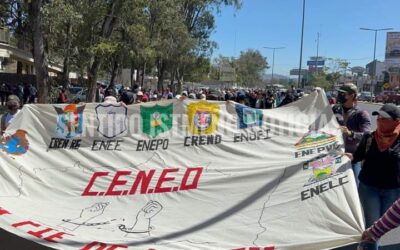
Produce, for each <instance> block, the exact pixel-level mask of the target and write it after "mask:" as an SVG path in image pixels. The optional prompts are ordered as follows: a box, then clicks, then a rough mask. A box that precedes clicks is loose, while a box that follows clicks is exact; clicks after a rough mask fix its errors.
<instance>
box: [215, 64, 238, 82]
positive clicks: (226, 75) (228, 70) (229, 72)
mask: <svg viewBox="0 0 400 250" xmlns="http://www.w3.org/2000/svg"><path fill="white" fill-rule="evenodd" d="M219 80H220V81H222V82H235V81H236V75H235V69H234V68H233V67H232V66H230V65H224V66H222V67H221V68H220V77H219Z"/></svg>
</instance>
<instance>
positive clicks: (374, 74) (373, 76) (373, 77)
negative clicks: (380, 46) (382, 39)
mask: <svg viewBox="0 0 400 250" xmlns="http://www.w3.org/2000/svg"><path fill="white" fill-rule="evenodd" d="M360 30H368V31H374V32H375V42H374V61H373V64H374V69H373V72H372V76H371V78H372V79H371V88H370V90H371V93H374V92H375V91H374V89H373V87H372V85H373V81H374V80H375V78H376V37H377V34H378V31H383V30H393V28H384V29H370V28H360Z"/></svg>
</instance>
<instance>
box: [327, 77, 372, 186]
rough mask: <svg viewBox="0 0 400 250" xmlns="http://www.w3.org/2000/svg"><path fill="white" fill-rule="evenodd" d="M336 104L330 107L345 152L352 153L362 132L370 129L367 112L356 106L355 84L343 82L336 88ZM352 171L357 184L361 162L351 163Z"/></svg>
mask: <svg viewBox="0 0 400 250" xmlns="http://www.w3.org/2000/svg"><path fill="white" fill-rule="evenodd" d="M337 101H338V104H336V105H334V106H333V107H332V111H333V113H334V114H335V116H336V120H337V121H338V123H339V125H340V129H341V130H342V134H343V139H344V145H345V150H346V153H352V154H353V153H354V152H355V151H356V149H357V146H358V144H359V143H360V141H361V138H362V137H363V135H364V133H366V132H370V131H371V119H370V116H369V114H368V112H366V111H364V110H361V109H360V108H359V107H358V106H357V86H355V85H354V84H345V85H343V86H342V87H340V89H338V99H337ZM353 171H354V175H355V177H356V182H357V185H358V184H359V178H358V176H359V173H360V171H361V163H360V162H357V163H355V164H353Z"/></svg>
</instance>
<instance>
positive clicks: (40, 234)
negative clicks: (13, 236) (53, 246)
mask: <svg viewBox="0 0 400 250" xmlns="http://www.w3.org/2000/svg"><path fill="white" fill-rule="evenodd" d="M25 225H30V226H33V227H41V225H40V224H38V223H35V222H32V221H23V222H18V223H14V224H12V225H11V226H13V227H15V228H17V227H22V226H25ZM51 231H56V230H55V229H52V228H49V227H46V228H45V229H41V230H39V231H28V232H27V233H28V234H30V235H33V236H35V237H36V238H39V239H41V238H42V237H43V236H44V234H47V233H49V232H51ZM63 235H72V234H68V233H64V232H56V233H54V234H51V235H49V236H47V237H45V238H43V239H44V240H46V241H49V242H54V243H58V242H57V241H55V240H54V239H56V238H57V239H63V237H62V236H63Z"/></svg>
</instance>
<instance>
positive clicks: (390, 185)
mask: <svg viewBox="0 0 400 250" xmlns="http://www.w3.org/2000/svg"><path fill="white" fill-rule="evenodd" d="M3 87H4V86H3ZM357 92H358V91H357V87H356V86H355V85H354V84H346V85H343V86H342V87H341V88H340V89H338V91H337V93H338V94H337V97H336V99H335V103H336V102H337V104H333V103H332V110H333V113H334V114H335V116H336V119H337V122H338V123H339V125H340V129H341V131H342V134H343V138H344V142H345V155H346V156H348V157H349V158H350V159H351V160H352V167H353V171H354V174H355V177H356V182H357V186H358V192H359V197H360V201H361V205H362V207H363V210H364V216H365V223H366V226H367V228H368V229H367V230H366V231H365V232H364V233H363V235H362V242H361V243H360V249H364V250H370V249H373V250H377V249H378V248H379V246H378V242H379V238H380V237H381V236H382V235H384V234H385V233H386V232H388V231H389V230H391V229H393V228H395V227H397V226H399V225H400V199H399V197H400V136H399V135H400V109H399V108H398V107H397V106H396V105H394V104H385V105H383V106H382V107H381V109H380V110H379V111H375V112H373V113H372V115H374V116H376V117H377V128H376V130H375V131H371V130H372V127H371V118H370V116H369V114H368V112H366V111H365V110H362V109H360V108H359V107H358V106H357ZM4 95H6V96H7V102H6V105H7V108H8V112H6V113H5V114H4V115H3V116H2V118H1V131H5V129H6V128H7V126H8V125H9V124H10V122H11V121H12V119H13V118H14V117H15V115H16V114H17V113H18V112H19V108H20V107H21V106H22V104H24V103H31V102H33V101H34V98H35V96H36V89H35V88H34V87H33V86H32V85H26V86H25V87H22V85H19V86H17V87H16V88H15V89H14V90H13V92H9V90H5V89H4V88H2V89H1V96H2V99H1V100H2V105H4V102H5V99H6V97H4ZM302 95H303V93H302V92H299V91H297V90H296V89H294V88H291V89H289V90H288V91H286V92H282V91H278V90H272V89H269V90H267V89H232V88H230V89H221V90H208V89H198V90H189V89H188V90H184V91H183V92H182V93H181V94H180V95H174V94H173V93H172V91H171V90H170V89H168V88H167V89H166V90H165V91H164V92H160V93H159V92H157V91H151V90H145V89H141V88H140V87H136V88H134V89H133V90H132V91H131V90H130V89H124V88H122V89H120V90H118V91H117V90H116V89H114V88H102V87H101V86H100V87H98V89H97V94H96V100H97V101H98V102H106V103H117V102H122V103H124V104H125V105H130V104H134V103H141V102H150V101H158V100H161V99H173V98H181V97H186V98H189V99H197V100H221V101H227V100H231V101H235V102H238V103H241V104H244V105H247V106H249V107H252V108H258V109H271V108H275V107H281V106H284V105H286V104H288V103H291V102H293V101H295V100H297V99H299V98H301V97H302ZM67 101H68V99H67V97H66V94H65V89H61V90H60V93H59V97H58V102H59V103H65V102H67Z"/></svg>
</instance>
